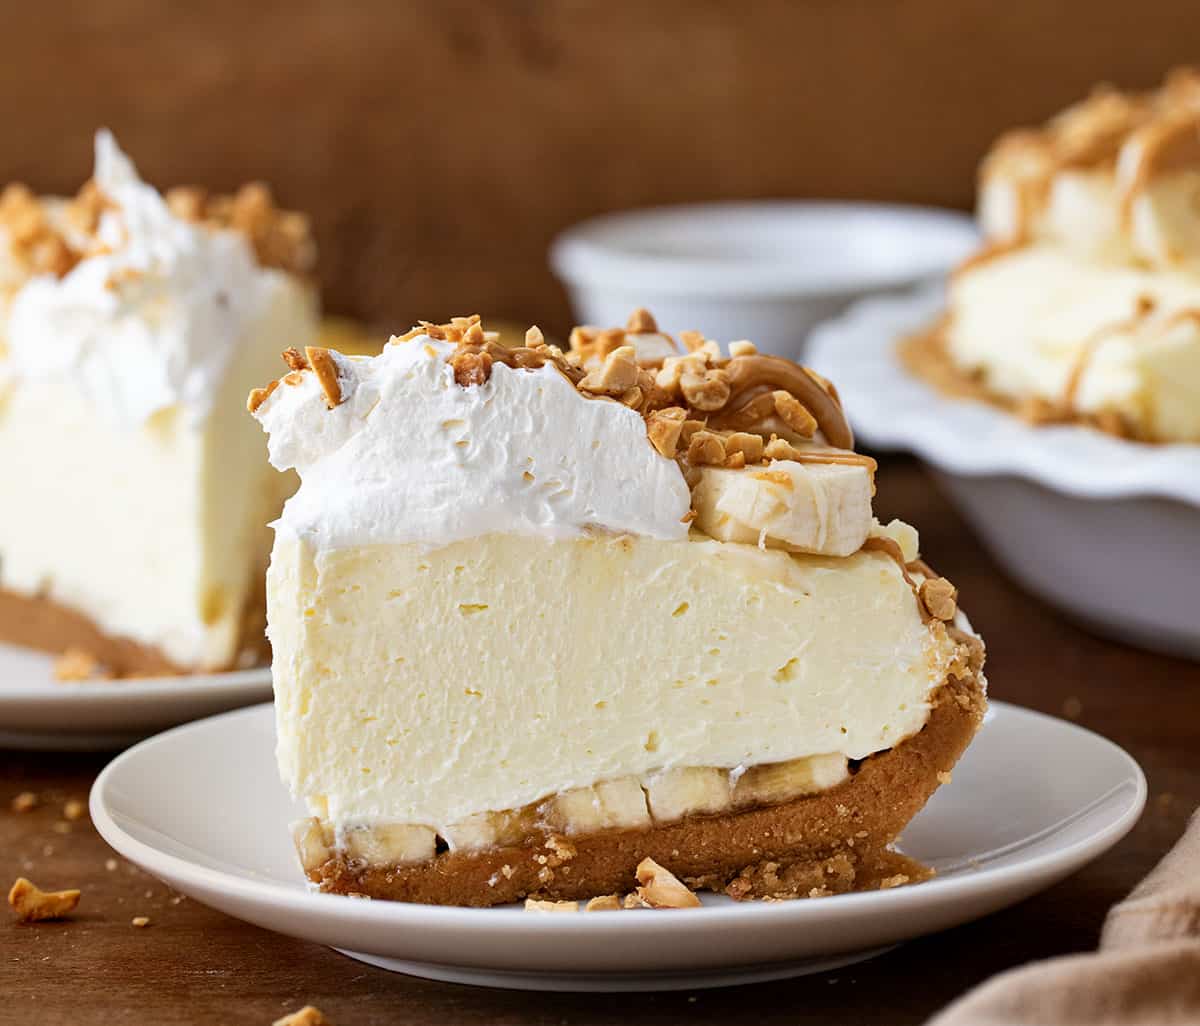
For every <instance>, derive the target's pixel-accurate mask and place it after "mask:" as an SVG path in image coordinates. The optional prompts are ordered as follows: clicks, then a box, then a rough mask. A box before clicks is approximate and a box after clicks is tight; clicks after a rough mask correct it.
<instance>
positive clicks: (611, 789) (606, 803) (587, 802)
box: [543, 777, 650, 834]
mask: <svg viewBox="0 0 1200 1026" xmlns="http://www.w3.org/2000/svg"><path fill="white" fill-rule="evenodd" d="M543 815H544V816H545V819H546V823H547V825H548V826H550V827H551V828H552V829H554V830H559V831H561V832H563V833H565V834H590V833H592V832H594V831H596V830H615V829H622V828H626V829H627V828H631V827H647V826H649V825H650V811H649V810H648V809H647V807H646V792H645V791H643V790H642V785H641V783H640V782H639V781H638V779H637V777H618V778H617V779H616V780H605V781H603V782H602V783H599V784H596V785H595V787H578V788H575V789H574V790H572V791H564V792H563V793H562V794H560V795H557V796H555V797H554V798H551V799H550V800H549V801H548V802H546V804H545V805H544V806H543Z"/></svg>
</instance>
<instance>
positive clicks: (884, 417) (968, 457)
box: [808, 285, 1200, 506]
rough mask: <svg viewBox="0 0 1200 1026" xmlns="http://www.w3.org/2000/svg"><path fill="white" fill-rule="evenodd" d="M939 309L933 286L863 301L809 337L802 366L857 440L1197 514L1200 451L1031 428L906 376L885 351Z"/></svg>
mask: <svg viewBox="0 0 1200 1026" xmlns="http://www.w3.org/2000/svg"><path fill="white" fill-rule="evenodd" d="M944 301H945V290H944V288H943V287H942V286H940V285H939V286H936V287H933V288H925V289H920V290H916V291H912V292H909V293H907V294H905V295H900V296H877V297H871V298H868V299H864V300H860V301H859V302H857V303H855V304H853V305H852V306H851V307H850V308H849V309H848V310H847V311H846V312H845V313H844V314H842V315H841V316H839V317H835V318H833V319H832V320H829V321H826V322H825V323H824V324H822V325H820V326H819V327H818V328H817V329H816V330H815V331H814V332H813V334H812V335H811V336H810V340H809V350H808V362H809V363H810V364H811V365H812V366H813V368H814V369H815V370H817V371H820V372H821V373H822V374H824V375H826V376H827V377H829V378H830V380H832V381H833V382H834V383H835V384H836V385H837V387H838V391H839V393H840V394H841V397H842V401H843V403H844V405H845V407H846V412H847V415H848V416H849V418H850V421H851V424H852V425H853V426H854V428H855V430H856V432H857V433H858V434H859V436H860V438H861V439H862V441H864V442H866V443H867V444H868V445H871V446H874V447H876V448H880V449H907V450H910V451H913V452H915V453H916V454H917V455H918V456H920V457H921V458H922V459H924V460H926V461H928V462H929V463H932V464H934V465H935V466H937V467H940V468H941V469H943V470H946V471H949V472H950V473H953V474H959V475H962V476H965V477H983V476H996V475H1015V476H1018V477H1025V478H1029V479H1031V480H1033V481H1035V482H1037V483H1038V484H1040V485H1043V486H1044V487H1046V488H1049V489H1051V490H1053V491H1057V492H1061V493H1065V494H1067V495H1075V496H1078V497H1080V498H1092V499H1122V498H1139V497H1157V498H1165V499H1175V500H1178V501H1180V502H1185V503H1188V504H1190V505H1194V506H1200V445H1193V444H1185V443H1175V444H1169V445H1149V444H1146V443H1141V442H1131V441H1127V440H1125V439H1121V438H1115V437H1113V436H1111V435H1107V434H1105V433H1104V432H1101V431H1097V430H1094V429H1091V428H1087V427H1083V426H1078V425H1043V426H1036V427H1035V426H1033V425H1030V424H1026V423H1025V422H1024V421H1022V420H1020V419H1019V418H1017V417H1014V416H1012V415H1011V414H1009V413H1006V412H1005V411H1003V410H1000V409H998V408H996V407H992V406H989V405H988V404H987V403H983V402H979V401H976V400H972V399H956V398H949V397H946V396H944V395H941V394H940V393H938V392H937V391H936V390H935V389H933V388H932V387H930V386H929V385H927V384H925V383H924V382H923V381H920V380H918V379H916V378H914V377H913V376H912V375H910V374H909V373H908V372H907V371H906V370H905V369H904V368H903V367H902V366H901V365H900V362H899V360H898V359H897V358H896V355H895V344H896V342H897V341H898V340H899V339H900V337H901V336H903V335H904V334H906V333H908V332H911V331H915V330H918V329H920V328H922V327H924V326H926V325H928V324H930V323H931V322H932V321H933V319H934V318H935V317H936V316H937V315H938V314H939V313H940V312H941V310H942V309H943V307H944Z"/></svg>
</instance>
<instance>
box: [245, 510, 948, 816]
mask: <svg viewBox="0 0 1200 1026" xmlns="http://www.w3.org/2000/svg"><path fill="white" fill-rule="evenodd" d="M268 605H269V610H270V613H269V619H270V628H269V634H270V637H271V642H272V646H273V649H274V660H275V661H274V668H273V669H274V678H275V688H276V719H277V739H278V740H277V745H278V747H277V754H278V757H279V764H280V769H281V772H282V774H283V777H284V780H285V782H286V783H287V784H288V785H289V786H290V788H291V789H292V791H293V792H294V793H295V794H297V795H299V796H302V797H304V798H305V799H306V800H307V802H308V804H309V806H310V808H311V809H312V811H313V813H314V815H315V816H317V817H319V818H320V819H322V820H324V821H326V822H327V823H329V824H332V825H333V826H334V827H335V828H336V829H338V830H342V831H346V830H351V831H352V830H353V829H354V828H355V827H360V826H364V825H378V824H402V825H421V826H424V827H426V828H428V830H429V831H431V832H432V833H435V834H438V835H441V836H443V837H449V838H451V839H453V838H454V835H455V828H456V826H457V827H458V832H459V834H460V836H461V832H462V826H461V825H462V824H463V823H465V822H470V821H471V820H472V817H478V816H481V815H486V814H488V813H492V812H494V811H496V810H513V809H520V808H522V807H524V806H527V805H529V804H530V803H534V802H538V801H540V800H543V799H545V798H546V796H548V795H551V796H552V795H562V794H567V793H571V792H579V791H583V790H586V789H589V788H592V787H594V786H595V785H597V783H598V782H614V781H620V780H623V779H626V778H633V779H634V780H636V781H638V782H643V783H646V787H647V789H648V793H650V794H653V790H654V788H653V785H652V784H650V783H648V782H653V781H657V783H658V785H659V791H660V793H666V792H663V791H662V788H663V787H666V785H667V782H669V781H670V779H671V778H670V776H669V775H670V774H672V773H673V772H674V771H677V770H681V769H689V768H696V767H708V768H712V769H714V770H716V771H719V772H727V771H733V773H731V774H729V777H727V778H726V779H727V780H728V779H729V778H730V777H733V776H734V774H738V775H740V772H742V771H744V770H745V769H746V768H748V767H755V766H759V765H762V764H775V763H784V762H788V761H791V760H796V759H802V758H807V757H810V756H830V757H832V758H833V759H834V760H835V761H836V760H840V759H843V758H854V759H857V758H863V757H865V756H867V755H870V754H872V753H873V752H877V751H880V750H883V749H886V748H890V747H892V746H893V745H895V744H896V743H898V742H899V741H901V740H903V739H904V738H906V737H908V736H911V735H912V734H914V733H916V732H917V731H919V730H920V729H921V727H922V726H923V725H924V723H925V721H926V719H927V716H928V708H929V705H928V702H929V696H930V693H931V691H932V690H933V689H934V688H935V687H936V686H937V685H939V684H940V683H941V682H942V681H943V680H944V679H945V677H946V674H947V672H948V670H949V667H950V666H951V664H952V663H953V661H954V658H955V653H956V646H955V644H954V643H953V641H952V640H951V639H950V638H949V637H948V635H947V634H946V631H945V628H944V626H943V625H942V624H940V623H937V622H934V623H930V624H927V623H926V622H924V621H923V619H922V616H921V612H920V608H919V606H918V602H917V599H916V598H915V596H914V594H913V590H912V588H911V586H910V584H909V583H908V582H907V581H906V580H905V578H904V575H903V573H902V571H901V569H900V567H899V566H898V565H897V563H896V562H895V561H894V560H893V559H891V558H890V557H888V556H887V555H886V554H884V553H881V552H877V551H868V550H864V551H860V552H857V553H855V554H854V555H851V556H849V557H846V558H841V559H837V558H828V557H822V556H812V555H798V554H792V553H788V552H785V551H782V550H779V549H760V548H758V547H756V546H753V545H746V544H739V543H725V542H719V541H715V540H712V539H708V538H705V537H703V536H700V535H693V536H692V537H691V538H690V539H687V540H680V541H667V540H662V539H650V538H644V537H637V536H628V535H620V536H614V535H597V536H593V537H584V538H577V539H561V538H560V539H547V538H539V537H536V536H529V535H517V534H485V535H482V536H480V537H476V538H472V539H469V540H467V541H463V542H455V543H453V544H449V545H445V546H442V547H439V548H436V549H432V550H430V549H429V548H428V547H427V546H425V545H421V544H419V543H406V544H395V545H365V546H353V547H347V548H341V549H317V548H314V547H313V546H312V545H311V544H310V543H309V542H308V541H306V540H304V539H302V538H300V537H298V536H296V535H294V534H292V533H291V532H289V531H288V530H287V529H286V527H285V526H283V525H281V526H280V529H279V531H278V533H277V538H276V545H275V550H274V555H273V557H272V564H271V568H270V571H269V574H268ZM664 775H667V776H664ZM638 793H639V795H641V794H642V793H643V791H642V789H641V788H640V787H639V790H638ZM590 800H591V799H587V801H590ZM663 800H667V799H663ZM652 801H653V799H651V802H652ZM644 807H645V806H644ZM651 807H652V805H651Z"/></svg>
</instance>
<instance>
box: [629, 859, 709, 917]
mask: <svg viewBox="0 0 1200 1026" xmlns="http://www.w3.org/2000/svg"><path fill="white" fill-rule="evenodd" d="M636 876H637V881H638V883H639V884H640V886H639V887H638V889H637V893H638V897H639V898H641V899H642V901H644V902H645V903H646V904H647V905H649V906H650V907H651V908H699V907H700V899H699V898H697V897H696V895H695V893H694V892H693V891H692V890H691V888H689V887H688V886H687V885H686V884H684V883H683V882H682V881H681V880H680V879H679V877H677V876H676V875H675V874H674V873H672V872H671V871H670V870H669V869H666V868H665V867H663V866H660V865H659V864H658V863H657V862H655V861H654V859H642V861H641V862H639V863H638V867H637V873H636Z"/></svg>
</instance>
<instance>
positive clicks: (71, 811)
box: [63, 798, 87, 822]
mask: <svg viewBox="0 0 1200 1026" xmlns="http://www.w3.org/2000/svg"><path fill="white" fill-rule="evenodd" d="M86 815H87V806H86V805H85V804H84V803H83V802H81V801H80V800H79V799H78V798H72V799H70V800H69V801H68V802H67V803H66V804H65V805H64V806H63V819H69V820H71V821H72V822H74V821H75V820H77V819H83V817H84V816H86Z"/></svg>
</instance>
